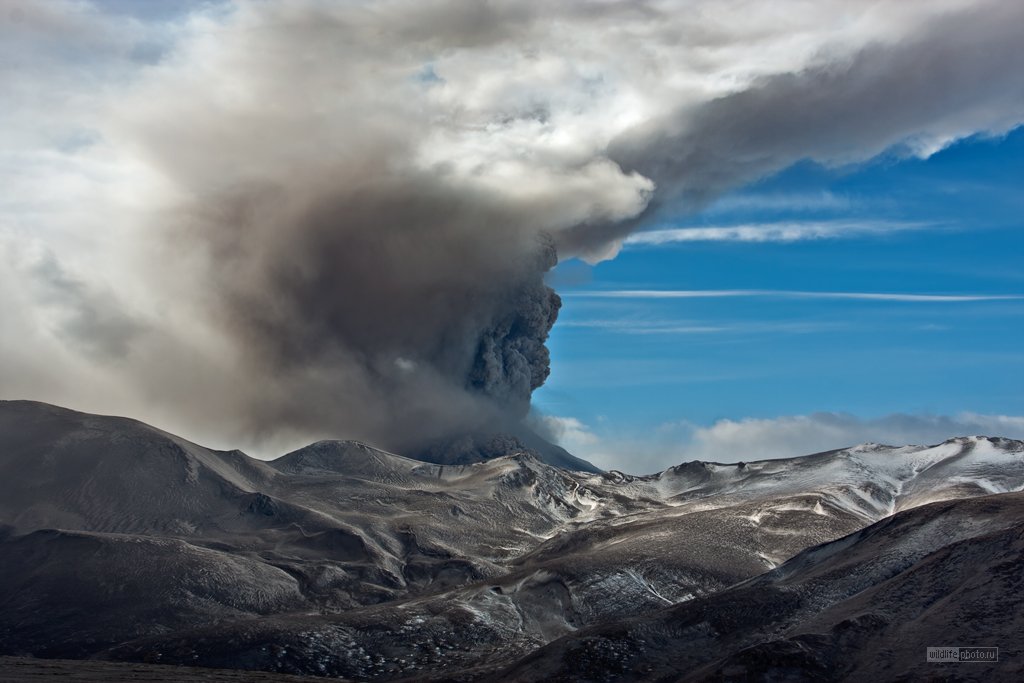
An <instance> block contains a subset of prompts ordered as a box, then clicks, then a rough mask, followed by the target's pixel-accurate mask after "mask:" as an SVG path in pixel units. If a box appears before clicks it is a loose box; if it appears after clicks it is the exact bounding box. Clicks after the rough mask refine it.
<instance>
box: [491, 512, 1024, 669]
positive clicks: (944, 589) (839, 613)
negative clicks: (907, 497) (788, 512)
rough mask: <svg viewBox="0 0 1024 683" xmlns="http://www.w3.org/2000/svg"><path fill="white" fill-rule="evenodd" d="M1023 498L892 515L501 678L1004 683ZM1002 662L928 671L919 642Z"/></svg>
mask: <svg viewBox="0 0 1024 683" xmlns="http://www.w3.org/2000/svg"><path fill="white" fill-rule="evenodd" d="M1022 520H1024V494H1020V493H1012V494H1005V495H998V496H988V497H983V498H976V499H972V500H960V501H946V502H941V503H933V504H930V505H927V506H924V507H920V508H915V509H913V510H909V511H905V512H901V513H899V514H897V515H896V516H895V517H891V518H888V519H886V520H884V521H881V522H878V523H876V524H874V525H871V526H869V527H867V528H865V529H863V530H860V531H857V532H855V533H853V534H851V535H849V536H846V537H844V538H842V539H839V540H836V541H833V542H830V543H826V544H823V545H821V546H817V547H814V548H811V549H808V550H805V551H804V552H802V553H800V554H798V555H797V556H796V557H794V558H793V559H791V560H790V561H788V562H786V563H785V564H783V565H782V566H780V567H779V568H777V569H775V570H773V571H770V572H767V573H765V574H763V575H761V576H759V577H756V578H754V579H750V580H747V581H744V582H741V583H739V584H737V585H735V586H733V587H731V588H729V589H727V590H724V591H721V592H719V593H716V594H714V595H711V596H708V597H705V598H702V599H699V600H694V601H691V602H686V603H683V604H680V605H676V606H673V607H669V608H666V609H665V610H662V611H660V612H658V613H657V614H654V615H652V616H648V617H643V618H637V619H632V620H627V621H622V622H618V623H614V624H606V625H602V626H598V627H594V628H591V629H587V630H584V631H581V632H579V633H576V634H573V635H571V636H568V637H566V638H563V639H561V640H558V641H556V642H553V643H551V644H550V645H548V646H546V647H544V648H542V649H540V650H538V651H537V652H536V653H534V654H533V655H531V656H529V657H527V658H525V659H524V660H522V661H521V662H519V663H517V664H516V665H514V666H513V667H511V668H510V669H509V670H507V671H505V672H503V674H502V678H503V679H507V680H515V681H542V680H543V681H570V680H572V681H578V680H623V681H625V680H654V679H658V680H660V679H665V680H680V681H683V680H695V681H697V680H737V679H741V680H751V681H754V680H758V681H760V680H765V681H768V680H790V679H799V680H855V681H877V680H916V679H919V678H921V677H924V676H928V675H943V674H953V675H955V676H956V677H957V679H958V680H1011V679H1012V678H1015V677H1019V675H1020V674H1021V673H1024V665H1022V664H1021V662H1020V660H1019V654H1020V643H1019V637H1018V636H1019V633H1020V632H1021V627H1022V626H1024V616H1022V614H1024V612H1022V610H1021V607H1022V606H1024V599H1022V598H1021V591H1020V589H1021V587H1022V586H1024V576H1022V574H1021V572H1020V567H1021V566H1022V561H1024V521H1022ZM947 645H957V646H959V645H964V646H992V647H1000V648H1001V657H1002V658H1003V661H1002V662H1001V663H996V664H991V665H988V664H975V665H972V666H971V667H970V668H969V669H953V670H950V669H949V668H948V665H946V666H947V668H945V669H943V668H941V666H940V665H935V664H931V665H928V664H926V663H925V648H926V647H928V646H936V647H937V646H947Z"/></svg>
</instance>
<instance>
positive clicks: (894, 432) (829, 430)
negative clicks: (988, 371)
mask: <svg viewBox="0 0 1024 683" xmlns="http://www.w3.org/2000/svg"><path fill="white" fill-rule="evenodd" d="M546 419H548V420H551V421H552V422H553V423H558V424H569V425H571V429H566V430H565V431H564V432H562V433H561V436H560V433H558V432H555V433H553V436H554V437H555V438H556V440H557V441H558V443H559V444H560V445H562V446H563V447H564V448H566V449H567V450H568V451H570V452H571V453H573V454H574V455H576V456H579V457H581V458H585V459H588V460H591V462H593V463H594V464H595V465H598V466H599V467H602V468H605V469H617V470H621V471H624V472H629V473H631V474H646V473H651V472H656V471H660V470H663V469H665V468H667V467H671V466H672V465H677V464H679V463H681V462H687V461H690V460H704V461H711V462H721V463H734V462H741V461H746V462H749V461H752V460H765V459H771V458H787V457H795V456H801V455H810V454H812V453H820V452H822V451H829V450H834V449H837V448H844V447H847V446H855V445H857V444H861V443H867V442H873V443H882V444H887V445H892V446H905V445H910V444H917V445H930V444H935V443H940V442H942V441H945V440H946V439H949V438H953V437H956V436H1001V437H1007V438H1011V439H1024V416H1012V415H984V414H979V413H971V412H964V413H960V414H958V415H955V416H947V415H903V414H893V415H886V416H884V417H879V418H870V419H865V418H859V417H856V416H853V415H848V414H844V413H814V414H811V415H788V416H781V417H776V418H744V419H738V420H730V419H723V420H718V421H717V422H715V423H714V424H711V425H707V426H700V425H694V424H692V423H690V422H686V421H680V422H675V423H666V424H664V425H662V426H661V427H660V428H659V429H657V430H654V431H653V432H651V433H649V434H647V435H645V436H643V437H640V438H622V437H616V436H612V435H608V434H606V430H607V425H602V428H601V429H600V430H596V429H592V428H591V427H589V426H588V425H586V424H583V423H582V422H580V421H579V420H577V419H575V418H557V417H549V418H546Z"/></svg>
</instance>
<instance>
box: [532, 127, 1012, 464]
mask: <svg viewBox="0 0 1024 683" xmlns="http://www.w3.org/2000/svg"><path fill="white" fill-rule="evenodd" d="M1022 188H1024V129H1021V128H1018V129H1016V130H1014V131H1011V132H1010V133H1009V134H1007V135H1006V136H1001V137H997V138H991V137H986V138H980V137H973V138H970V139H967V140H963V141H961V142H958V143H956V144H954V145H953V146H951V147H949V148H947V149H945V150H942V151H940V152H938V153H936V154H934V155H932V156H931V157H929V158H926V159H920V158H916V157H915V158H906V157H902V156H901V155H900V154H899V153H898V151H894V152H892V153H888V154H885V155H883V156H882V157H880V158H878V159H875V160H873V161H871V162H869V163H867V164H863V165H857V166H853V167H841V168H824V167H822V166H820V165H817V164H814V163H809V162H806V163H798V164H796V165H795V166H793V167H791V168H788V169H786V170H785V171H783V172H781V173H778V174H776V175H774V176H772V177H770V178H767V179H765V180H762V181H760V182H758V183H755V184H752V185H750V186H747V187H744V188H742V189H741V190H738V191H736V192H733V193H730V194H728V195H726V196H724V197H722V198H721V199H719V200H718V201H715V202H713V203H712V204H710V205H709V206H707V207H705V208H704V209H703V210H701V211H698V212H696V213H693V214H692V215H682V216H679V217H677V218H675V219H672V218H671V217H669V218H667V219H665V220H662V221H660V224H658V225H655V226H652V228H653V229H660V230H665V229H689V228H705V229H706V228H729V227H733V226H740V225H746V226H754V227H753V228H752V229H751V230H750V231H749V234H748V240H741V239H739V238H738V236H737V235H736V234H735V233H730V232H729V231H728V230H718V231H717V232H715V231H708V232H705V233H704V234H703V236H704V237H705V238H706V239H697V238H696V237H695V238H693V239H686V240H685V241H679V242H669V243H663V244H659V245H645V244H634V245H632V246H631V245H630V244H629V243H627V245H626V246H625V248H624V249H623V251H622V252H621V254H620V255H619V256H618V257H617V258H615V259H613V260H610V261H606V262H603V263H600V264H598V265H597V266H595V267H590V266H587V265H586V264H583V263H581V262H579V261H569V262H565V263H563V264H560V265H559V267H558V269H557V271H556V272H555V273H553V275H552V278H551V280H552V283H553V284H554V285H555V286H556V288H557V289H558V290H559V291H560V292H561V293H562V296H563V299H564V305H563V308H562V312H561V316H560V318H559V322H558V324H557V325H556V326H555V328H554V330H553V332H552V336H551V341H550V344H549V346H550V347H551V350H552V367H553V372H552V375H551V378H550V379H549V381H548V383H547V384H546V385H545V386H544V387H543V388H542V389H541V390H540V391H538V392H537V394H536V395H535V404H536V405H537V406H538V407H539V408H540V409H541V410H542V411H543V412H545V413H548V414H551V415H556V416H563V415H565V416H572V417H573V418H576V419H577V420H579V422H580V423H581V424H582V425H584V426H585V428H586V430H587V432H588V433H591V434H593V435H595V436H596V437H598V438H601V439H606V438H612V439H615V440H616V441H617V442H622V441H624V440H629V439H635V440H636V441H637V442H644V441H645V440H648V439H650V438H651V435H652V434H655V435H656V434H659V433H665V432H666V425H679V424H683V425H684V426H688V425H689V426H690V429H689V430H684V432H685V433H683V434H680V433H679V431H678V430H672V429H669V430H668V435H667V436H666V439H665V443H664V445H663V449H664V450H668V451H669V452H671V451H672V448H671V444H672V443H673V441H676V440H677V443H678V445H679V449H680V450H681V451H682V450H684V448H683V444H684V443H686V440H687V438H688V436H689V435H692V429H693V428H695V427H696V428H699V427H700V426H708V425H713V424H714V423H715V422H716V421H720V420H730V421H741V420H744V419H749V418H756V419H760V420H771V419H774V418H777V417H779V416H794V415H808V414H814V413H821V412H829V413H842V414H846V416H847V417H848V418H850V419H853V418H856V419H857V420H855V421H858V420H859V421H860V422H861V428H862V432H863V433H862V437H863V439H864V440H869V439H870V440H874V439H872V436H873V434H872V431H873V430H872V426H871V422H870V420H872V419H878V418H882V417H884V416H887V415H891V414H903V415H907V416H919V417H920V418H922V419H932V420H934V419H935V416H944V415H959V414H962V413H979V414H985V415H1009V416H1012V415H1021V414H1024V392H1022V391H1021V385H1022V380H1024V347H1022V345H1021V338H1022V336H1024V269H1022V268H1021V259H1022V257H1024V193H1022ZM780 225H783V226H788V227H789V228H790V235H789V237H788V239H782V238H780V237H778V236H776V237H774V238H772V237H769V238H768V239H770V240H771V239H774V240H775V241H749V238H750V235H754V236H756V235H758V234H759V233H764V232H768V233H771V230H772V228H773V227H778V226H780ZM822 226H824V228H822ZM833 226H834V227H835V228H836V229H835V231H834V232H828V231H829V230H830V229H831V227H833ZM822 230H824V231H825V232H826V233H827V234H828V236H825V237H822V236H817V237H810V236H803V235H804V232H807V231H810V232H811V233H815V232H817V233H818V234H819V235H820V233H821V232H822ZM802 231H803V232H802ZM688 234H693V233H683V236H684V237H685V236H686V235H688ZM697 237H700V234H699V233H698V234H697ZM641 239H642V238H641ZM624 290H625V293H627V294H628V292H629V291H630V290H642V291H646V290H654V291H669V292H671V291H680V290H681V291H684V292H686V291H693V290H697V291H702V290H705V291H716V290H756V292H750V293H738V294H736V295H726V296H709V297H689V296H682V297H680V298H655V297H653V296H650V295H647V294H644V293H640V294H637V295H635V296H628V297H624V298H618V295H620V294H622V293H624ZM807 292H810V293H847V294H854V293H873V294H910V295H916V296H921V297H925V298H923V299H917V300H915V299H913V298H912V297H905V298H903V300H899V299H897V298H893V299H888V298H874V299H871V298H869V299H863V298H853V297H851V298H839V297H828V296H823V297H812V296H805V295H802V294H798V293H807ZM608 293H612V294H613V295H615V298H605V296H604V295H606V294H608ZM933 296H939V297H946V298H936V299H934V300H933V299H928V298H927V297H933ZM958 297H979V298H977V299H976V300H972V299H968V298H964V299H960V298H958ZM987 297H992V298H991V299H988V298H987ZM1001 297H1007V298H1001ZM908 298H909V299H911V300H905V299H908ZM956 426H957V425H955V424H954V425H939V426H937V427H936V429H935V438H939V437H940V436H941V433H942V430H943V429H946V430H948V429H955V428H956ZM878 431H881V432H883V433H887V432H886V431H885V430H878ZM951 435H952V434H950V436H951ZM570 441H571V439H570ZM597 443H599V442H598V441H596V440H590V441H584V442H583V443H580V442H578V441H577V442H575V443H572V444H571V445H574V446H576V448H577V450H580V449H583V450H586V449H587V448H588V447H591V448H595V447H596V446H595V444H597ZM833 445H834V446H841V445H843V444H842V443H835V444H833ZM792 447H793V448H799V447H800V446H799V445H798V443H793V444H792ZM784 448H785V445H780V446H778V447H776V451H774V452H772V453H768V454H773V455H781V454H782V453H780V452H778V451H779V450H780V449H784ZM762 454H764V453H762ZM666 457H670V456H668V455H667V454H666Z"/></svg>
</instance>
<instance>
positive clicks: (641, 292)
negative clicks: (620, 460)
mask: <svg viewBox="0 0 1024 683" xmlns="http://www.w3.org/2000/svg"><path fill="white" fill-rule="evenodd" d="M562 296H566V297H582V298H587V299H714V298H726V297H773V298H780V299H840V300H841V299H850V300H862V301H902V302H917V303H965V302H973V301H1019V300H1021V299H1024V295H1019V294H906V293H895V292H806V291H798V290H780V289H607V290H595V291H570V292H564V293H563V294H562Z"/></svg>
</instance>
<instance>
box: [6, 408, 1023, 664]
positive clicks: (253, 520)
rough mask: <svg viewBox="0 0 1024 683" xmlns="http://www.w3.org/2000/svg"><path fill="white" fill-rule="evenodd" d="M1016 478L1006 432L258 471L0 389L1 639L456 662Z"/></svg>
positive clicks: (185, 651)
mask: <svg viewBox="0 0 1024 683" xmlns="http://www.w3.org/2000/svg"><path fill="white" fill-rule="evenodd" d="M1022 489H1024V444H1022V443H1021V442H1018V441H1010V440H1005V439H997V438H992V439H989V438H985V437H965V438H959V439H953V440H950V441H947V442H945V443H943V444H939V445H936V446H931V447H920V446H908V447H899V448H895V447H888V446H879V445H873V444H868V445H862V446H858V447H854V448H850V449H843V450H838V451H832V452H828V453H821V454H817V455H812V456H807V457H803V458H791V459H787V460H771V461H762V462H751V463H746V464H740V465H723V464H716V463H705V462H691V463H685V464H683V465H679V466H677V467H673V468H670V469H668V470H665V471H664V472H660V473H657V474H654V475H649V476H643V477H635V476H629V475H625V474H622V473H619V472H608V473H594V472H583V471H569V470H565V469H561V468H557V467H553V466H551V465H548V464H546V463H544V462H541V461H540V460H539V459H538V458H537V457H536V456H535V455H533V454H532V453H529V452H518V453H516V452H514V453H511V454H508V455H505V456H502V457H497V458H493V459H490V460H487V461H484V462H476V463H471V464H463V465H440V464H433V463H426V462H422V461H418V460H411V459H408V458H404V457H401V456H398V455H394V454H391V453H386V452H383V451H380V450H377V449H374V448H372V447H370V446H367V445H365V444H360V443H356V442H348V441H324V442H318V443H315V444H312V445H310V446H308V447H306V448H303V449H300V450H298V451H295V452H293V453H289V454H287V455H285V456H282V457H281V458H278V459H277V460H274V461H270V462H262V461H258V460H254V459H252V458H249V457H248V456H246V455H245V454H243V453H240V452H238V451H227V452H224V451H213V450H209V449H206V448H203V447H201V446H198V445H196V444H192V443H190V442H188V441H186V440H184V439H180V438H178V437H175V436H173V435H171V434H168V433H166V432H162V431H160V430H158V429H155V428H153V427H149V426H148V425H145V424H142V423H139V422H136V421H133V420H127V419H124V418H113V417H100V416H95V415H87V414H83V413H77V412H74V411H69V410H64V409H61V408H56V407H54V406H48V405H45V404H40V403H32V402H24V401H9V402H0V557H2V558H4V559H3V561H0V654H10V655H35V656H46V657H102V658H117V659H127V660H134V661H143V660H145V661H160V662H168V663H178V664H200V665H205V666H219V667H226V668H250V669H263V670H268V671H288V672H293V673H307V674H318V675H333V676H346V677H352V678H361V679H369V678H396V677H402V676H413V677H417V678H425V677H430V676H434V675H437V676H452V675H455V674H456V673H458V672H462V673H461V674H459V675H460V676H464V677H472V676H473V675H475V674H474V673H473V672H486V671H492V672H493V671H494V670H495V669H496V668H499V667H501V666H508V665H510V664H511V663H513V662H515V661H516V660H518V659H520V658H521V657H523V656H524V655H526V654H528V653H530V652H532V651H534V650H537V649H538V648H541V647H543V646H545V645H548V644H549V643H553V642H554V641H557V642H559V643H561V642H563V641H559V640H558V639H559V638H563V637H567V636H570V637H571V636H573V635H574V634H578V633H586V632H588V631H587V629H588V628H591V627H598V626H600V625H602V624H608V623H620V622H622V621H623V620H624V619H625V620H628V619H630V618H634V617H639V616H641V615H650V614H652V613H654V612H658V613H660V610H663V609H666V608H669V609H676V608H678V607H680V606H682V605H689V604H703V603H702V600H709V599H711V598H713V597H714V596H716V595H725V594H726V593H723V592H722V591H724V590H725V589H729V587H730V586H734V585H736V584H739V585H743V584H742V582H744V581H746V580H750V579H753V578H754V577H758V576H761V575H764V576H771V575H772V574H771V571H772V570H774V571H780V570H781V568H780V567H779V566H780V565H781V564H782V563H784V562H786V561H787V560H790V558H793V557H794V556H796V555H798V554H799V553H800V552H801V551H804V550H805V549H806V548H809V547H812V546H817V545H819V544H821V543H826V542H828V541H833V540H835V539H838V538H840V537H843V536H847V535H848V534H851V533H855V532H859V531H860V530H862V529H864V528H865V527H866V526H867V525H870V524H872V523H874V522H876V521H878V520H884V519H891V518H890V517H889V516H890V515H891V514H892V513H894V512H899V511H902V510H910V511H916V510H918V509H926V508H919V507H918V506H920V505H922V504H925V503H930V502H935V501H944V500H961V499H969V498H972V497H976V496H988V495H989V494H993V493H1007V492H1013V491H1020V490H1022ZM1014 495H1015V494H1014ZM1010 497H1011V498H1012V497H1013V496H1010ZM989 499H990V498H984V499H983V500H989ZM979 500H982V499H979ZM927 509H930V508H927ZM965 510H968V512H966V513H964V514H966V515H968V516H970V515H973V514H976V513H977V514H980V513H978V512H977V510H978V509H976V508H965ZM791 562H792V561H791ZM785 566H789V565H785ZM765 572H769V574H765ZM755 580H760V579H755ZM815 585H817V584H815ZM729 590H734V589H729ZM755 604H757V603H755ZM760 633H761V632H758V633H754V634H753V635H751V638H752V640H750V641H749V642H758V641H757V639H758V638H761V637H762V635H763V634H762V635H758V634H760ZM744 642H748V641H744ZM940 644H941V643H940ZM551 647H555V645H552V646H551ZM715 647H719V645H718V644H716V645H715ZM724 651H725V650H723V652H724ZM541 652H542V653H543V652H547V651H546V650H541ZM538 656H539V655H538ZM545 656H546V655H545ZM545 661H546V660H545ZM703 664H707V665H710V662H704V663H703ZM545 666H548V667H549V669H550V670H551V671H552V672H553V674H552V675H555V674H556V673H557V672H558V668H557V666H554V665H550V664H545ZM666 666H667V665H666ZM516 675H519V674H518V673H517V674H516ZM558 675H561V674H558Z"/></svg>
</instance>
